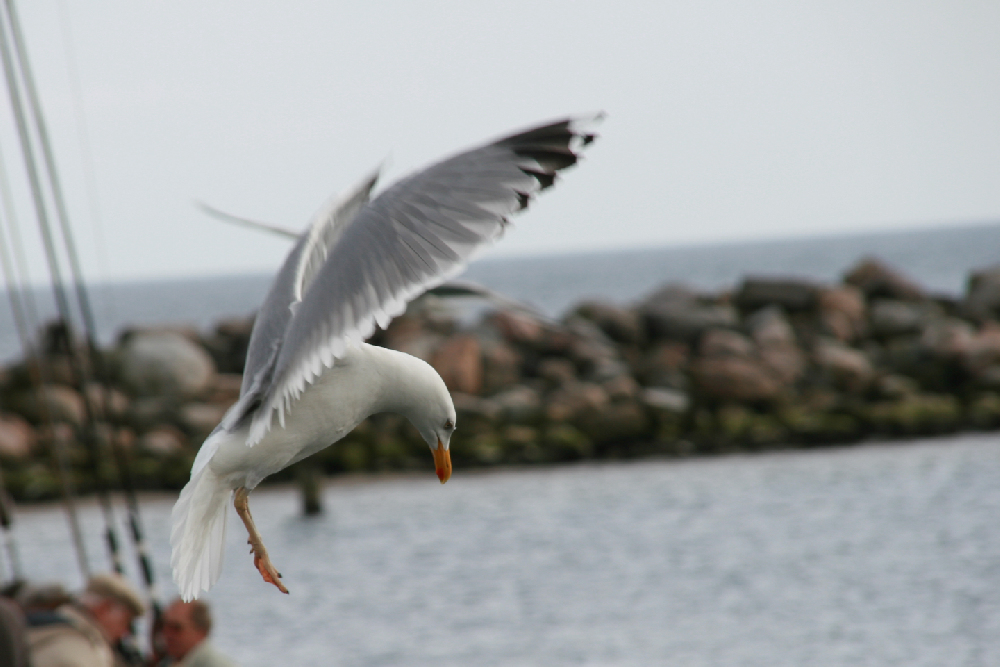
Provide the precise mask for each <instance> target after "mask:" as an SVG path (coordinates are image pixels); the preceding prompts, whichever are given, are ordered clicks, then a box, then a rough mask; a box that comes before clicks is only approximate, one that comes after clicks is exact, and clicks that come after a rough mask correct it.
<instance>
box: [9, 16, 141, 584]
mask: <svg viewBox="0 0 1000 667" xmlns="http://www.w3.org/2000/svg"><path fill="white" fill-rule="evenodd" d="M6 8H7V14H8V16H7V18H8V21H7V24H8V25H9V26H10V27H11V29H12V32H13V34H14V36H15V38H16V37H17V35H18V33H19V31H18V30H17V28H16V26H15V25H14V18H15V15H14V14H13V13H12V12H13V7H12V3H11V2H10V0H8V2H7V3H6ZM2 28H3V26H0V59H2V60H3V69H4V75H5V77H6V79H7V91H8V94H9V96H10V102H11V108H12V110H13V112H14V120H15V123H16V125H17V134H18V139H19V141H20V143H21V153H22V156H23V157H24V163H25V172H26V175H27V177H28V182H29V185H30V189H31V195H32V202H33V204H34V207H35V215H36V217H37V219H38V226H39V229H40V231H41V234H42V241H43V245H44V247H45V256H46V260H47V262H48V266H49V273H50V274H51V276H52V289H53V293H54V296H55V300H56V306H57V308H58V310H59V315H60V317H61V318H62V320H63V322H64V323H65V325H66V327H67V331H68V332H69V334H70V336H69V337H70V345H69V352H70V355H69V358H70V365H71V368H72V371H73V375H74V383H75V384H76V385H77V388H78V389H79V390H80V393H81V395H82V396H83V397H84V409H85V412H86V413H87V419H86V422H87V423H88V424H91V425H92V423H93V422H92V420H91V419H90V417H91V415H92V413H91V411H90V408H91V407H92V406H91V405H90V401H89V400H87V392H86V391H85V390H84V377H85V375H84V373H85V371H84V369H83V365H82V363H81V362H80V359H79V357H78V355H77V354H75V352H76V346H75V345H73V343H72V335H71V327H72V314H71V312H70V307H69V300H68V298H67V296H66V289H65V286H64V284H63V278H62V271H61V269H60V267H59V258H58V255H57V252H56V247H55V242H54V240H53V237H52V229H51V227H50V226H49V218H48V212H47V210H46V207H45V201H44V198H43V195H42V185H41V182H40V180H39V176H38V167H37V164H36V161H35V155H34V151H33V150H32V146H31V140H30V138H29V136H28V123H27V119H26V118H25V113H24V106H23V102H22V99H21V94H20V91H18V87H17V78H16V74H15V72H14V62H13V56H12V54H11V51H10V44H9V42H8V39H7V33H6V30H4V29H2ZM22 65H23V63H22ZM23 70H24V68H23V67H22V73H23ZM88 431H89V432H85V434H84V438H83V441H84V444H85V445H86V446H87V449H88V450H89V451H90V454H91V460H92V462H93V466H94V478H95V481H96V487H97V495H98V499H99V502H100V505H101V511H102V513H103V515H104V523H105V533H104V537H105V542H106V544H107V547H108V552H109V555H110V557H111V563H112V567H113V569H114V570H115V571H116V572H122V571H123V568H122V563H121V556H120V552H119V549H118V538H117V533H116V532H115V523H114V514H113V511H112V508H111V501H110V498H109V496H108V491H107V487H106V484H105V480H104V476H103V475H102V474H101V470H100V465H99V463H100V452H99V451H98V445H97V440H96V437H94V436H96V434H95V433H93V432H92V429H88Z"/></svg>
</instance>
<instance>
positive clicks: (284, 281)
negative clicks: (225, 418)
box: [240, 170, 379, 408]
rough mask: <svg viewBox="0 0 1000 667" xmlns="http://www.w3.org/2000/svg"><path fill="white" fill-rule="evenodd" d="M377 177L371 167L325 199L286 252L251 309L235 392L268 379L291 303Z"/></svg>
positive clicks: (307, 284) (263, 385)
mask: <svg viewBox="0 0 1000 667" xmlns="http://www.w3.org/2000/svg"><path fill="white" fill-rule="evenodd" d="M378 176H379V170H375V171H374V172H372V173H371V174H369V175H368V176H366V177H365V178H363V179H362V180H361V181H360V182H359V183H358V184H357V185H355V186H354V187H353V188H351V189H350V190H348V191H346V192H345V193H343V194H341V195H340V196H338V197H336V198H334V199H332V200H330V201H329V202H327V203H326V204H325V205H324V206H323V207H322V208H321V209H320V210H319V212H318V213H317V214H316V215H315V216H313V219H312V221H311V222H310V224H309V226H308V227H307V228H306V230H305V231H304V232H303V233H302V234H301V235H300V236H299V239H298V241H296V243H295V245H294V246H293V247H292V250H291V252H289V253H288V257H286V258H285V262H284V263H283V264H282V265H281V268H280V269H279V270H278V275H277V276H276V277H275V279H274V282H273V283H271V288H270V289H269V290H268V292H267V296H266V297H264V303H263V304H262V305H261V307H260V310H258V311H257V319H256V321H255V322H254V327H253V331H252V333H251V334H250V343H249V345H248V347H247V360H246V365H245V367H244V369H243V384H242V385H241V387H240V396H241V397H244V396H246V395H247V394H248V393H251V391H252V389H253V390H256V391H258V392H259V391H261V390H262V389H263V388H266V386H267V385H268V384H269V382H268V376H269V375H270V374H271V373H272V372H273V369H274V364H275V362H276V361H277V359H278V355H277V350H278V348H279V347H280V346H281V345H282V342H283V341H284V338H285V332H286V330H287V329H288V323H289V322H290V321H291V319H292V311H293V308H294V307H295V306H296V304H297V303H298V302H300V301H301V300H302V298H303V295H304V294H305V293H307V292H308V290H309V287H310V286H311V285H312V282H313V280H314V279H315V278H316V275H317V274H318V272H319V269H320V268H321V267H322V265H323V262H324V261H325V260H326V258H327V256H328V254H329V252H330V249H331V248H332V247H333V246H335V245H336V243H337V240H338V239H339V237H340V234H341V233H342V232H343V230H344V229H345V228H346V227H347V226H348V225H349V224H350V222H351V220H352V219H353V218H354V216H355V215H357V212H358V211H359V210H360V209H361V207H362V206H364V205H365V204H366V203H367V202H368V199H369V197H370V196H371V191H372V188H374V187H375V183H376V182H377V181H378ZM248 408H249V406H248Z"/></svg>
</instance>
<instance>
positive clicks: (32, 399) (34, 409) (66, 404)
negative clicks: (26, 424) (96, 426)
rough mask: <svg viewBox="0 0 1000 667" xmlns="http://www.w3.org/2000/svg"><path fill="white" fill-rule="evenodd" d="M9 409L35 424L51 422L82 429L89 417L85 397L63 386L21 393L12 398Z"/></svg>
mask: <svg viewBox="0 0 1000 667" xmlns="http://www.w3.org/2000/svg"><path fill="white" fill-rule="evenodd" d="M9 407H10V408H11V409H12V410H13V411H15V412H17V413H19V414H21V415H22V416H24V417H25V418H27V419H28V420H29V421H31V422H32V423H35V424H44V423H47V422H49V421H50V420H51V421H54V422H63V423H66V424H70V425H72V426H75V427H81V426H83V424H84V422H85V421H86V416H87V408H86V405H85V404H84V401H83V397H81V396H80V394H78V393H77V392H76V391H75V390H74V389H71V388H70V387H66V386H63V385H61V384H46V385H42V386H41V387H38V388H37V389H28V390H24V391H21V392H20V393H18V394H16V395H15V396H13V397H12V398H11V400H10V406H9Z"/></svg>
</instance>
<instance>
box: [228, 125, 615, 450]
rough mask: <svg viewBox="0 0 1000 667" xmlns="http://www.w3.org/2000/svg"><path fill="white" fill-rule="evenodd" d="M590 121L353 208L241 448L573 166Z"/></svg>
mask: <svg viewBox="0 0 1000 667" xmlns="http://www.w3.org/2000/svg"><path fill="white" fill-rule="evenodd" d="M599 119H600V116H595V117H590V118H582V119H565V120H560V121H558V122H554V123H549V124H546V125H543V126H540V127H536V128H533V129H530V130H527V131H524V132H520V133H518V134H514V135H511V136H508V137H504V138H502V139H499V140H497V141H494V142H492V143H489V144H486V145H484V146H481V147H479V148H475V149H472V150H469V151H466V152H464V153H460V154H458V155H455V156H453V157H450V158H447V159H445V160H443V161H441V162H438V163H437V164H435V165H433V166H431V167H428V168H426V169H424V170H422V171H419V172H417V173H415V174H412V175H410V176H408V177H406V178H404V179H402V180H400V181H398V182H396V183H395V184H393V185H392V186H391V187H390V188H388V189H387V190H385V191H384V192H383V193H382V194H380V195H379V196H378V197H376V198H375V199H374V200H372V201H371V202H369V203H368V204H367V205H365V206H364V207H362V208H361V210H360V211H358V213H357V215H356V216H354V218H353V219H352V220H351V221H350V222H349V223H348V224H347V226H346V227H344V228H343V229H342V231H341V233H340V235H339V239H338V240H337V242H336V244H335V245H334V246H332V248H330V249H329V256H327V257H326V261H325V262H324V263H323V265H322V267H320V268H319V270H318V272H317V273H316V274H315V278H314V281H313V283H312V286H311V287H310V288H309V290H308V292H306V293H305V295H304V297H303V298H302V302H301V303H300V304H299V305H298V307H297V310H296V312H295V315H294V317H293V318H292V320H291V321H290V322H288V327H287V330H285V332H284V336H283V341H282V343H281V349H280V351H279V352H278V355H277V359H276V361H275V365H274V367H273V374H272V375H271V377H270V378H269V380H270V381H269V383H268V387H267V388H266V390H265V391H264V394H263V396H262V398H263V401H262V404H261V405H260V407H259V408H258V409H257V410H256V411H255V412H254V416H253V423H252V425H251V429H250V434H249V437H248V440H247V444H248V445H253V444H256V443H257V442H259V441H260V440H261V439H262V438H263V437H264V435H265V434H266V433H267V431H268V430H269V429H270V427H271V423H272V420H273V417H274V414H275V413H277V415H278V418H279V420H280V421H281V422H282V423H283V422H284V415H285V412H286V411H287V409H288V406H289V405H290V403H291V402H292V401H293V400H295V399H296V398H297V397H298V396H299V395H300V394H301V393H302V391H303V390H304V389H305V387H306V386H307V385H308V384H309V383H311V382H312V381H313V380H314V379H315V378H316V377H317V376H318V375H319V374H320V373H321V372H322V371H323V369H324V368H325V367H330V366H331V365H332V364H333V363H334V360H335V359H336V358H338V357H340V356H341V355H343V353H344V350H345V349H346V348H347V347H348V346H350V345H353V344H356V343H359V342H361V341H363V340H364V339H365V338H367V337H368V336H369V335H371V333H372V332H373V331H374V329H375V325H376V324H379V325H381V326H385V325H386V324H387V323H388V322H389V320H390V319H391V318H392V317H394V316H395V315H398V314H399V313H401V312H402V311H403V309H404V308H405V306H406V302H407V301H409V300H410V299H412V298H413V297H415V296H417V295H418V294H420V293H421V292H423V291H424V290H426V289H427V288H429V287H432V286H434V285H436V284H439V283H441V282H443V281H444V280H446V279H447V278H448V277H450V276H451V275H454V274H455V273H456V272H458V271H460V270H461V269H462V267H463V266H464V265H465V263H466V262H467V261H468V260H469V258H470V257H471V255H472V254H473V253H474V252H475V251H476V250H477V249H479V248H481V247H482V246H484V245H485V244H487V243H489V242H491V241H493V240H495V239H496V238H497V237H498V236H500V234H501V233H502V232H503V229H504V227H505V226H506V224H507V223H508V216H510V215H511V214H513V213H515V212H517V211H520V210H522V209H524V208H525V207H527V205H528V203H529V201H530V200H531V198H532V196H534V195H535V194H537V193H538V192H539V191H541V190H544V189H545V188H547V187H549V186H551V185H552V184H553V183H554V182H555V179H556V173H557V172H558V171H560V170H562V169H565V168H566V167H569V166H572V165H573V164H575V163H576V162H577V160H578V158H579V151H580V149H582V148H583V147H584V146H586V145H588V144H589V143H590V142H591V141H593V139H594V136H595V135H593V134H592V133H590V131H589V127H590V126H591V125H592V124H593V123H594V122H595V121H597V120H599ZM282 271H284V268H283V269H282ZM254 333H255V334H256V331H255V332H254Z"/></svg>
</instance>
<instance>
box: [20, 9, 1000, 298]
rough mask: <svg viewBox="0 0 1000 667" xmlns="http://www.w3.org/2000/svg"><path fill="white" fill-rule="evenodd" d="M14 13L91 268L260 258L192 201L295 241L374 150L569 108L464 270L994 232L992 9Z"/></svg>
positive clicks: (998, 165) (997, 128)
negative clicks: (587, 127) (522, 210)
mask: <svg viewBox="0 0 1000 667" xmlns="http://www.w3.org/2000/svg"><path fill="white" fill-rule="evenodd" d="M19 5H20V12H21V19H22V24H23V27H24V30H25V33H26V36H27V40H28V45H29V48H30V53H31V57H32V65H33V68H34V71H35V75H36V78H37V81H38V85H39V88H40V90H41V95H42V98H43V104H44V107H45V113H46V116H47V119H48V121H49V124H50V129H51V132H52V135H53V140H54V143H55V150H56V153H57V155H58V158H59V160H60V168H61V173H62V178H63V181H64V184H65V187H66V191H67V195H68V199H69V206H70V211H71V217H72V219H73V224H74V228H75V229H76V234H77V240H78V245H79V247H80V250H81V252H82V254H83V263H84V265H85V267H86V270H87V273H88V275H89V276H90V277H92V278H97V279H107V278H136V277H164V276H181V275H185V276H186V275H203V274H228V273H234V272H245V271H265V270H272V269H274V268H275V267H276V266H277V265H278V263H279V262H280V261H281V259H282V257H283V255H284V252H285V251H286V250H287V248H288V246H287V244H285V243H284V242H282V241H280V240H278V239H275V238H271V237H267V236H263V235H259V234H257V233H254V232H250V231H245V230H242V229H240V228H236V227H231V226H228V225H225V224H222V223H219V222H216V221H214V220H213V219H210V218H207V217H206V216H205V215H203V214H202V213H200V212H199V211H198V210H197V209H196V208H195V207H194V205H193V201H194V200H195V199H202V200H204V201H206V202H208V203H210V204H213V205H215V206H217V207H219V208H222V209H225V210H229V211H231V212H233V213H236V214H240V215H244V216H247V217H255V218H260V219H265V220H269V221H272V222H275V223H280V224H284V225H287V226H293V227H301V226H302V225H304V224H305V222H306V221H307V220H308V218H309V217H310V215H311V214H312V213H313V211H314V210H315V209H316V208H318V207H319V206H320V204H322V203H323V202H324V201H325V200H326V199H327V198H328V197H329V196H330V195H331V194H333V193H334V192H337V191H339V190H341V189H342V188H345V187H347V186H349V185H351V184H353V183H354V182H355V181H356V180H357V179H358V178H359V177H360V176H361V175H363V174H364V173H365V172H366V171H367V170H369V169H371V168H372V167H373V166H374V165H377V164H378V163H380V162H382V161H383V160H385V159H386V158H388V164H389V167H390V169H389V172H388V179H387V181H391V180H394V179H395V178H396V177H398V176H400V175H402V174H404V173H406V172H407V171H410V170H411V169H415V168H418V167H419V166H421V165H423V164H425V163H427V162H428V161H432V160H435V159H437V158H439V157H441V156H443V155H445V154H448V153H450V152H453V151H456V150H459V149H461V148H464V147H467V146H469V145H472V144H475V143H479V142H481V141H483V140H486V139H489V138H491V137H495V136H497V135H499V134H503V133H506V132H507V131H509V130H513V129H518V128H520V127H523V126H525V125H528V124H532V123H534V122H536V121H542V120H547V119H551V118H554V117H558V116H562V115H566V114H572V113H584V112H591V111H596V110H604V111H606V112H607V114H608V117H607V119H606V121H605V122H604V124H603V127H602V129H601V134H602V139H601V141H600V142H599V143H597V144H595V145H594V146H593V149H592V150H591V151H590V153H589V155H588V159H587V160H586V162H585V163H584V164H583V165H582V166H580V167H579V168H578V169H576V170H573V171H571V172H568V173H567V174H566V176H565V178H564V179H563V181H562V183H561V184H560V186H559V187H557V188H556V189H554V190H553V191H551V192H549V193H547V194H546V195H544V196H543V197H542V198H541V199H540V200H539V201H538V202H537V203H536V206H535V207H533V208H532V210H530V211H529V212H528V213H527V215H523V216H521V217H519V218H517V219H516V220H515V222H516V223H517V224H516V228H515V229H513V230H512V231H511V232H510V233H508V235H507V237H506V238H505V239H504V240H503V241H502V242H501V244H500V245H498V246H497V248H496V249H495V250H492V251H490V254H500V253H516V254H523V253H528V252H560V251H573V250H583V249H600V248H622V247H635V246H651V245H665V244H679V243H688V242H704V241H718V240H734V239H744V238H761V237H784V236H792V235H796V236H799V235H808V234H819V233H827V232H833V231H839V230H844V231H850V230H872V229H887V228H894V227H907V226H917V225H919V226H926V225H933V224H949V223H952V224H955V223H967V222H970V221H980V220H982V221H986V220H996V219H1000V3H997V2H995V1H992V0H987V1H982V2H975V1H972V0H967V1H962V2H954V1H944V0H942V1H940V2H922V1H919V0H898V1H890V0H864V1H854V0H841V1H838V2H825V3H803V2H797V1H793V0H787V1H780V0H775V1H770V2H755V3H748V2H738V1H734V2H718V1H711V0H710V1H706V2H697V3H693V2H672V1H664V2H649V1H646V2H641V3H638V2H637V3H624V2H615V3H612V2H606V1H605V2H596V1H595V2H590V1H585V0H579V1H577V2H568V1H567V2H546V1H544V0H531V1H525V2H512V1H505V2H497V3H480V2H468V1H461V2H421V1H416V0H386V1H382V2H376V1H372V2H365V3H360V2H358V3H345V2H329V1H323V2H304V1H302V2H281V3H279V2H252V1H249V0H240V1H239V2H235V1H234V2H224V1H220V0H216V1H213V2H204V1H197V2H196V1H190V0H171V1H170V2H135V1H134V0H129V1H125V0H120V1H114V0H86V1H82V0H81V1H75V0H31V2H23V1H22V2H20V3H19ZM0 102H2V103H0V109H2V110H0V122H2V128H0V130H2V132H0V141H2V144H0V148H2V149H3V153H4V161H5V163H6V167H7V169H8V171H10V172H11V173H12V179H13V181H14V187H15V189H19V188H20V187H21V182H20V181H19V179H22V180H23V177H19V176H18V175H17V174H19V173H20V172H21V171H22V167H21V161H20V153H19V151H18V150H17V145H16V143H15V140H14V138H13V135H12V133H11V125H12V121H11V120H10V111H9V108H8V106H9V105H8V104H7V102H6V97H4V98H3V100H0ZM81 128H82V129H83V132H82V133H81ZM84 145H85V146H89V157H87V155H88V153H87V152H86V151H83V150H81V146H84ZM88 172H90V176H89V177H88V176H86V175H85V174H87V173H88ZM18 202H19V214H20V219H21V225H22V227H24V228H25V229H27V228H28V227H29V226H31V227H33V225H34V222H33V214H32V210H31V207H30V206H29V205H28V200H27V199H26V198H25V197H24V196H20V197H19V198H18ZM26 234H28V239H27V240H28V243H29V245H31V246H37V245H38V242H37V240H36V238H35V236H36V235H35V234H34V232H32V233H30V234H29V233H28V232H26ZM32 257H33V260H32V261H33V263H34V264H35V265H36V267H37V268H38V273H37V275H39V276H44V272H43V271H42V270H41V267H42V266H43V263H42V260H41V254H40V253H39V252H38V251H32Z"/></svg>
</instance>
